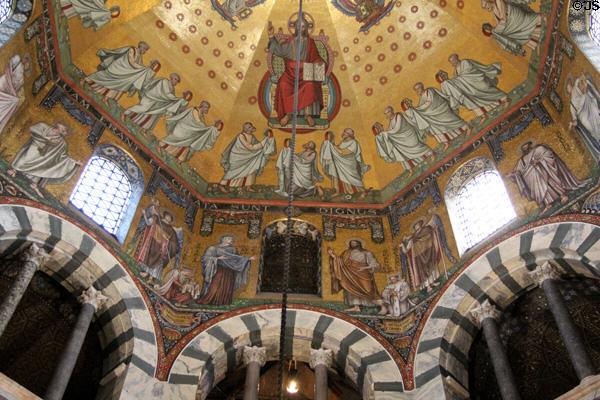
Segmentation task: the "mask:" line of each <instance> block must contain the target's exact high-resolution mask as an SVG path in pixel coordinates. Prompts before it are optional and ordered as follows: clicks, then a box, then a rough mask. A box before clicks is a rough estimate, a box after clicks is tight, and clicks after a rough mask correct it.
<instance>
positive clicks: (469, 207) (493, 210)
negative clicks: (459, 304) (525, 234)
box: [445, 157, 517, 256]
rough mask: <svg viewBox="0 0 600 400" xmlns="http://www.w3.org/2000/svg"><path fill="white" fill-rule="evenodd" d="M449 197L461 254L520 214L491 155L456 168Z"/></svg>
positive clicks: (447, 191)
mask: <svg viewBox="0 0 600 400" xmlns="http://www.w3.org/2000/svg"><path fill="white" fill-rule="evenodd" d="M445 200H446V207H447V208H448V214H449V215H450V222H451V224H452V230H453V231H454V238H455V240H456V245H457V246H458V251H459V253H460V255H461V256H462V255H463V254H464V253H465V252H466V251H467V250H469V249H470V248H472V247H473V246H475V245H477V244H479V243H481V242H482V241H484V240H485V239H486V238H487V237H488V236H490V235H492V234H493V233H494V232H496V231H497V230H499V229H500V228H502V227H503V226H504V225H506V224H507V223H509V222H510V221H512V220H513V219H515V218H516V217H517V214H516V213H515V209H514V208H513V206H512V203H511V201H510V198H509V197H508V192H507V191H506V187H505V186H504V182H503V181H502V177H501V176H500V174H499V173H498V171H497V170H496V167H495V166H494V163H493V162H492V160H490V159H489V158H487V157H478V158H474V159H472V160H469V161H467V162H466V163H465V164H463V165H462V166H461V167H460V168H458V169H457V170H456V171H455V172H454V174H453V175H452V177H451V178H450V181H449V182H448V185H447V186H446V191H445Z"/></svg>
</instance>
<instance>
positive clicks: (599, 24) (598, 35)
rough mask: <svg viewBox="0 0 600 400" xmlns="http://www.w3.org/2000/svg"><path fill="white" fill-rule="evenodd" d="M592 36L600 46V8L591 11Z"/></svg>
mask: <svg viewBox="0 0 600 400" xmlns="http://www.w3.org/2000/svg"><path fill="white" fill-rule="evenodd" d="M590 36H591V37H592V39H593V40H594V42H596V44H597V45H598V46H600V9H598V10H591V11H590Z"/></svg>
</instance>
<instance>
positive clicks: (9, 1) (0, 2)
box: [0, 0, 13, 24]
mask: <svg viewBox="0 0 600 400" xmlns="http://www.w3.org/2000/svg"><path fill="white" fill-rule="evenodd" d="M12 5H13V0H0V24H1V23H3V22H4V21H6V20H7V19H8V17H9V16H10V13H11V11H12Z"/></svg>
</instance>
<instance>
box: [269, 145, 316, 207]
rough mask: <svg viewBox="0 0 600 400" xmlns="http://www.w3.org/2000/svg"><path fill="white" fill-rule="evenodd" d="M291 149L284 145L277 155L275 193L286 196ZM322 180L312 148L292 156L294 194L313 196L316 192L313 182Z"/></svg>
mask: <svg viewBox="0 0 600 400" xmlns="http://www.w3.org/2000/svg"><path fill="white" fill-rule="evenodd" d="M291 154H292V152H291V149H290V148H289V147H284V148H283V149H281V152H280V153H279V156H278V157H277V163H276V164H275V166H276V168H277V176H278V179H279V187H278V188H277V190H275V193H277V194H280V195H282V196H286V197H287V196H288V193H289V180H290V168H289V166H290V157H291ZM322 181H323V175H321V173H320V172H319V168H318V165H317V153H316V151H314V150H304V151H303V152H301V153H298V154H296V156H295V157H294V195H295V196H298V197H307V196H314V195H315V194H316V193H317V188H316V186H315V184H316V183H317V182H322Z"/></svg>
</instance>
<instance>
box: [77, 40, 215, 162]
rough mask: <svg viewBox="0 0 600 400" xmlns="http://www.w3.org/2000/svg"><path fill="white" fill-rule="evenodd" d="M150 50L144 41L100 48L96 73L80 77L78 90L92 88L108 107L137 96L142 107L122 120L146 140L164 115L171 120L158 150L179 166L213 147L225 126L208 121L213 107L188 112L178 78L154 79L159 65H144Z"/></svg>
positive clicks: (133, 108) (188, 98)
mask: <svg viewBox="0 0 600 400" xmlns="http://www.w3.org/2000/svg"><path fill="white" fill-rule="evenodd" d="M149 49H150V46H149V45H148V43H146V42H143V41H142V42H139V43H138V45H137V46H125V47H121V48H118V49H113V50H109V49H100V50H98V52H97V53H96V55H97V56H98V57H99V58H100V64H99V65H98V70H97V71H96V72H94V73H92V74H90V75H88V76H86V77H84V78H82V79H81V81H80V86H81V87H85V85H86V84H87V85H89V87H90V88H91V89H92V90H93V91H94V92H95V93H97V94H98V95H99V96H101V98H102V101H103V103H104V104H105V105H106V106H107V107H110V106H111V100H112V101H114V102H117V103H118V101H119V100H120V99H121V97H122V96H123V94H125V93H127V94H128V96H130V97H131V96H134V95H135V94H137V95H138V97H139V103H138V104H136V105H134V106H131V107H129V108H127V109H125V110H123V111H122V112H121V115H120V118H121V122H122V123H124V124H126V123H128V121H130V122H132V123H133V124H135V125H136V126H137V127H138V131H139V132H140V133H141V134H142V135H144V136H146V137H148V136H147V135H148V131H151V130H152V129H154V127H155V126H156V124H157V122H158V120H159V119H160V118H161V117H169V118H167V119H165V125H166V130H167V136H166V137H164V138H162V139H161V140H160V141H159V143H158V145H157V151H158V152H159V153H162V152H166V153H168V154H170V155H172V156H173V157H174V158H175V159H176V160H177V164H179V165H180V164H181V163H183V162H187V161H189V159H190V158H191V157H192V156H193V155H194V153H195V152H199V151H205V150H210V149H212V147H213V145H214V144H215V142H216V140H217V138H218V137H219V134H220V133H221V130H222V129H223V123H222V122H221V121H220V120H217V121H215V122H214V123H213V124H212V125H209V124H208V123H207V122H206V115H207V113H208V111H209V109H210V103H208V102H207V101H201V102H200V103H199V104H198V106H196V107H191V108H187V106H188V104H189V102H190V101H191V99H192V97H193V96H192V92H191V91H189V90H186V91H184V92H183V93H182V96H181V97H178V96H177V95H176V94H175V86H177V85H178V84H179V83H180V82H181V78H180V77H179V75H178V74H176V73H172V74H170V75H169V77H168V78H155V75H156V73H157V72H158V71H159V70H160V62H159V61H158V60H152V61H150V63H149V64H148V65H145V64H144V62H143V55H144V54H145V53H146V52H147V51H148V50H149Z"/></svg>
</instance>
